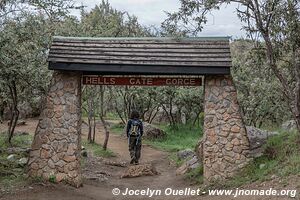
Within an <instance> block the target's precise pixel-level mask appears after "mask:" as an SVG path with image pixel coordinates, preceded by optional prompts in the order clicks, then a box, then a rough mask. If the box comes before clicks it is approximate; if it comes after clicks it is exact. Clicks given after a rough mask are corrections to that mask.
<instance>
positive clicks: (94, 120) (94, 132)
mask: <svg viewBox="0 0 300 200" xmlns="http://www.w3.org/2000/svg"><path fill="white" fill-rule="evenodd" d="M93 123H94V126H93V139H92V141H93V143H95V137H96V116H95V115H94V116H93Z"/></svg>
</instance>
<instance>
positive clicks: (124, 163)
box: [104, 160, 127, 167]
mask: <svg viewBox="0 0 300 200" xmlns="http://www.w3.org/2000/svg"><path fill="white" fill-rule="evenodd" d="M104 164H105V165H111V166H117V167H126V166H127V164H126V162H125V161H117V162H116V161H111V160H105V161H104Z"/></svg>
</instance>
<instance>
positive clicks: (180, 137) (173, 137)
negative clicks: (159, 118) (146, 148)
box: [144, 125, 203, 152]
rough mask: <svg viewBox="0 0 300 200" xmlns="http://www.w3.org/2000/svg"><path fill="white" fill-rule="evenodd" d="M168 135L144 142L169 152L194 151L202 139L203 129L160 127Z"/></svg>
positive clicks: (184, 126) (181, 126)
mask: <svg viewBox="0 0 300 200" xmlns="http://www.w3.org/2000/svg"><path fill="white" fill-rule="evenodd" d="M160 128H162V129H163V130H164V131H166V133H167V135H166V137H165V138H163V139H153V140H144V142H145V143H147V144H149V145H151V146H153V147H156V148H158V149H162V150H165V151H169V152H177V151H179V150H183V149H194V148H195V146H196V144H197V142H198V140H199V139H200V138H201V137H202V133H203V131H202V127H194V126H191V125H178V126H177V127H176V128H172V127H169V126H160Z"/></svg>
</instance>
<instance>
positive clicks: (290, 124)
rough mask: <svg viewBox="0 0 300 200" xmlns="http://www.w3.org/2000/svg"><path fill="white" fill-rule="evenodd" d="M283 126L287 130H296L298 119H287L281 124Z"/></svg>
mask: <svg viewBox="0 0 300 200" xmlns="http://www.w3.org/2000/svg"><path fill="white" fill-rule="evenodd" d="M281 128H282V129H283V130H286V131H292V130H295V129H296V128H297V125H296V121H295V120H289V121H286V122H284V123H283V124H282V125H281Z"/></svg>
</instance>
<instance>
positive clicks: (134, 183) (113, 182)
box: [0, 119, 299, 200]
mask: <svg viewBox="0 0 300 200" xmlns="http://www.w3.org/2000/svg"><path fill="white" fill-rule="evenodd" d="M36 124H37V120H34V119H30V120H27V125H26V126H19V127H17V130H22V131H27V132H30V133H33V132H34V131H35V127H36ZM6 127H7V126H6V125H3V124H0V130H1V131H3V130H5V128H6ZM97 128H98V132H97V139H96V140H97V141H96V142H97V143H100V144H101V143H102V141H103V137H104V134H103V130H102V127H101V125H100V124H98V125H97ZM99 130H100V132H99ZM86 134H87V129H86V127H84V126H83V129H82V137H83V138H86ZM108 148H109V149H111V150H112V151H113V152H115V153H116V154H117V157H114V158H110V159H109V160H112V161H127V162H128V160H129V153H128V146H127V139H126V138H124V137H122V136H119V135H116V134H110V139H109V145H108ZM99 160H100V161H99ZM141 163H152V164H153V165H154V166H155V167H156V168H157V170H158V171H159V172H160V175H156V176H147V177H137V178H124V179H121V178H120V176H121V174H122V173H123V172H124V170H125V168H124V167H116V166H110V165H105V164H104V163H103V162H101V159H99V158H95V157H93V156H90V157H88V158H87V159H86V161H85V166H84V168H83V174H84V175H86V174H90V173H98V172H99V173H103V172H105V173H107V174H108V175H109V176H108V177H107V180H105V181H97V180H89V179H84V185H83V187H81V188H78V189H76V188H73V187H71V186H68V185H64V184H49V185H46V186H45V185H44V186H41V185H31V186H26V188H24V189H21V190H20V191H16V192H15V193H14V194H10V195H5V196H2V197H1V195H0V199H1V200H2V199H3V200H111V199H116V200H117V199H128V200H134V199H155V200H156V199H172V200H178V199H184V200H190V199H203V200H225V199H226V200H227V199H228V200H239V199H243V200H254V199H255V200H256V199H262V200H273V199H278V200H283V199H291V198H289V197H282V196H281V197H280V196H277V197H276V196H275V197H274V196H261V197H258V196H240V197H237V198H235V197H233V196H208V195H206V196H198V197H196V196H165V195H161V196H153V197H151V198H149V197H147V196H123V195H117V196H114V195H112V189H113V188H119V189H120V190H121V192H124V191H125V189H126V188H129V189H140V190H141V189H146V188H151V189H158V190H162V191H164V190H165V189H166V188H172V189H185V188H196V186H190V184H189V182H188V181H187V180H185V179H184V177H183V176H176V175H175V170H176V167H175V166H173V165H172V164H170V162H169V159H168V153H167V152H163V151H160V150H156V149H153V148H151V147H149V146H147V145H143V148H142V158H141ZM298 181H299V178H294V177H292V178H291V182H294V183H292V184H291V186H296V185H297V184H298ZM244 188H249V189H269V188H274V189H282V188H283V187H282V185H281V184H278V183H274V182H266V183H262V184H259V185H257V184H255V183H253V184H251V185H248V186H245V187H244ZM292 188H295V187H289V186H287V187H286V188H285V189H292ZM293 199H299V196H297V197H296V198H293Z"/></svg>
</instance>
